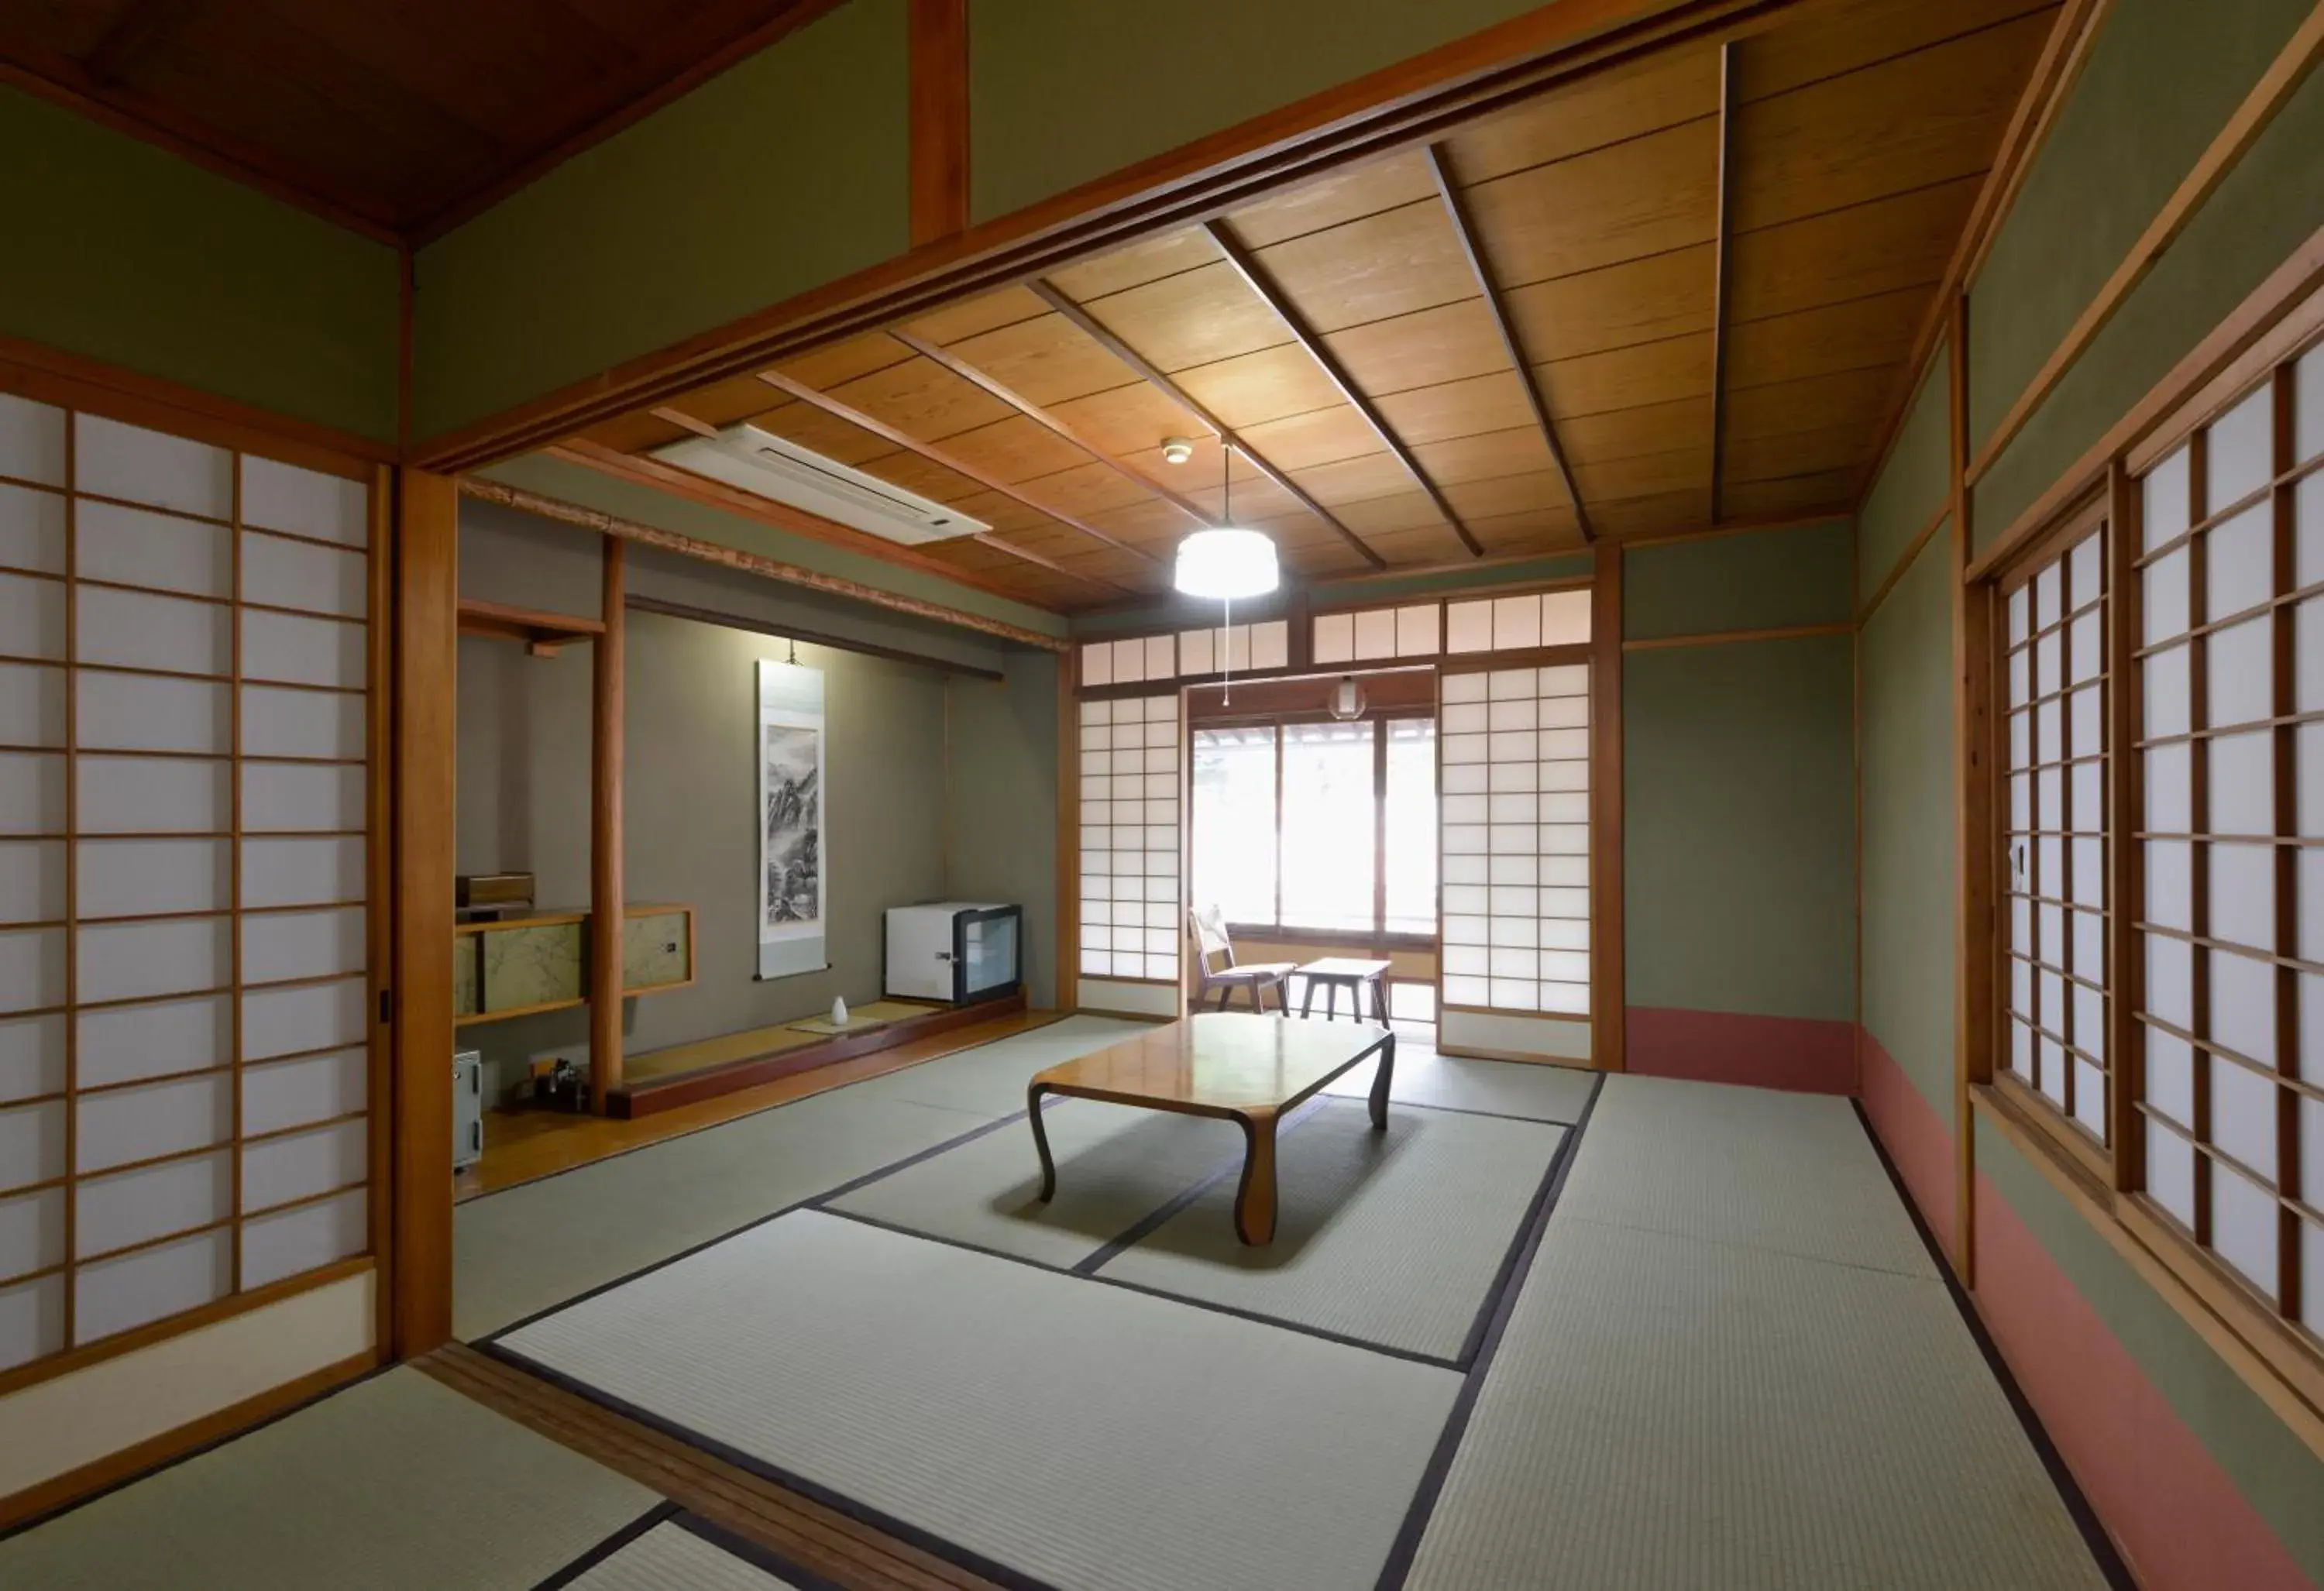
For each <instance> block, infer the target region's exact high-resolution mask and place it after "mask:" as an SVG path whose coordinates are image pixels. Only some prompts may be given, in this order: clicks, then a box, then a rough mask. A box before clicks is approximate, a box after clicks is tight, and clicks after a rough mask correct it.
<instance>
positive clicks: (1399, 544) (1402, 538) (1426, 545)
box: [1350, 520, 1469, 564]
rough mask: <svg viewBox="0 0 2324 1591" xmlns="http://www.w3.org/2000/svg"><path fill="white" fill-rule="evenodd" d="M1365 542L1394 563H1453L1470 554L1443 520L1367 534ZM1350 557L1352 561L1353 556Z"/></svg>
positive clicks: (1462, 559) (1461, 560)
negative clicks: (1404, 528) (1431, 523)
mask: <svg viewBox="0 0 2324 1591" xmlns="http://www.w3.org/2000/svg"><path fill="white" fill-rule="evenodd" d="M1364 542H1365V545H1366V546H1368V547H1370V548H1371V549H1372V550H1373V551H1374V552H1376V553H1378V554H1379V556H1382V557H1384V558H1386V559H1387V560H1388V562H1389V563H1391V564H1452V563H1462V562H1465V561H1466V560H1467V558H1468V557H1469V549H1468V548H1467V547H1462V545H1461V538H1459V537H1457V536H1455V535H1453V534H1452V528H1451V527H1450V526H1448V525H1446V524H1445V523H1443V521H1442V520H1439V521H1437V523H1435V524H1434V525H1421V526H1416V527H1415V528H1413V529H1409V530H1387V531H1382V532H1381V533H1380V534H1379V535H1377V536H1368V537H1366V538H1364ZM1350 561H1351V563H1352V562H1353V559H1352V557H1351V560H1350Z"/></svg>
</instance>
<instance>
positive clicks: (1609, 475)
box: [1573, 437, 1711, 519]
mask: <svg viewBox="0 0 2324 1591" xmlns="http://www.w3.org/2000/svg"><path fill="white" fill-rule="evenodd" d="M1573 476H1574V479H1575V480H1577V481H1579V482H1580V483H1582V497H1583V498H1584V499H1585V500H1586V501H1588V502H1589V504H1590V511H1591V513H1592V514H1595V513H1596V512H1597V511H1598V506H1599V504H1600V502H1603V501H1621V500H1623V499H1625V498H1637V497H1655V496H1662V495H1665V494H1676V493H1683V492H1692V493H1693V496H1694V511H1695V515H1696V517H1697V518H1698V519H1701V517H1702V515H1703V513H1704V512H1705V510H1708V509H1709V508H1710V506H1711V438H1710V437H1704V438H1703V439H1702V446H1700V447H1687V448H1681V449H1678V450H1676V451H1674V452H1671V453H1642V454H1639V455H1636V456H1635V457H1631V458H1615V459H1608V460H1606V461H1605V462H1604V463H1602V464H1575V465H1574V466H1573Z"/></svg>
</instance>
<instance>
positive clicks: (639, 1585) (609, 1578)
mask: <svg viewBox="0 0 2324 1591" xmlns="http://www.w3.org/2000/svg"><path fill="white" fill-rule="evenodd" d="M565 1585H566V1586H567V1587H568V1588H569V1591H804V1587H802V1586H799V1584H798V1582H797V1581H794V1580H788V1579H785V1578H783V1577H780V1576H779V1575H772V1574H769V1573H768V1572H767V1571H766V1570H765V1569H762V1568H760V1567H759V1566H758V1565H757V1564H754V1563H749V1562H746V1561H744V1560H743V1559H740V1558H737V1557H735V1556H734V1555H733V1553H731V1552H728V1551H726V1550H724V1548H721V1547H717V1546H715V1545H713V1544H712V1543H710V1542H708V1541H705V1540H703V1539H702V1538H701V1537H700V1536H697V1535H696V1534H695V1533H694V1532H693V1531H689V1530H687V1528H686V1527H685V1526H683V1525H680V1524H677V1523H674V1522H670V1521H669V1520H664V1521H663V1522H660V1523H659V1524H657V1525H655V1526H654V1527H653V1528H652V1529H651V1530H650V1531H646V1532H645V1534H643V1535H641V1536H639V1537H638V1538H636V1539H635V1540H631V1541H627V1542H624V1543H623V1544H622V1547H621V1548H620V1549H619V1550H617V1551H614V1552H613V1553H611V1554H609V1555H608V1556H606V1557H605V1558H603V1559H599V1560H598V1561H597V1562H595V1563H594V1564H591V1565H590V1566H589V1567H588V1568H586V1569H584V1570H582V1571H581V1573H579V1574H577V1575H576V1576H574V1577H572V1578H571V1579H569V1580H567V1581H566V1582H565Z"/></svg>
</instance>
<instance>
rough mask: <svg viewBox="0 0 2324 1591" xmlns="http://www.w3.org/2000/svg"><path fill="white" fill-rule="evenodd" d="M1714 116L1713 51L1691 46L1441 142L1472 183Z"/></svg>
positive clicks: (1550, 95) (1532, 103)
mask: <svg viewBox="0 0 2324 1591" xmlns="http://www.w3.org/2000/svg"><path fill="white" fill-rule="evenodd" d="M1718 114H1719V51H1717V50H1715V49H1710V48H1696V49H1691V50H1687V51H1683V53H1681V54H1679V55H1676V56H1671V57H1662V58H1649V59H1648V60H1644V61H1640V62H1637V63H1635V64H1633V65H1629V66H1625V67H1618V68H1617V69H1614V70H1612V71H1609V72H1605V73H1602V74H1600V75H1599V76H1597V77H1594V78H1584V79H1583V80H1582V81H1581V82H1579V83H1575V84H1572V85H1570V86H1568V87H1563V88H1556V89H1553V90H1551V91H1550V92H1549V93H1547V94H1545V95H1543V96H1542V97H1540V98H1538V99H1535V100H1532V101H1529V102H1528V103H1526V104H1525V105H1521V106H1517V108H1516V109H1515V110H1511V111H1505V112H1503V113H1502V114H1501V115H1498V116H1495V117H1493V118H1491V119H1490V120H1488V121H1484V122H1480V123H1478V124H1476V125H1475V126H1473V127H1465V128H1463V129H1462V130H1461V131H1460V132H1458V133H1454V134H1453V135H1452V138H1451V139H1450V140H1448V143H1450V144H1451V152H1452V170H1453V172H1454V173H1455V175H1457V176H1458V177H1459V178H1460V179H1461V180H1462V182H1463V183H1478V182H1483V181H1486V180H1488V179H1490V178H1494V177H1503V176H1507V175H1508V173H1510V172H1512V171H1521V170H1525V169H1526V168H1527V167H1529V166H1541V165H1546V164H1548V163H1549V162H1550V161H1563V160H1571V159H1572V157H1573V156H1575V155H1578V154H1583V153H1586V152H1589V151H1591V150H1596V149H1603V148H1605V147H1607V146H1608V145H1609V144H1616V143H1624V142H1626V141H1628V140H1629V139H1633V138H1639V137H1643V136H1645V135H1646V134H1647V133H1658V132H1660V131H1662V130H1663V129H1664V128H1665V127H1674V126H1676V125H1678V124H1680V123H1682V122H1689V121H1692V120H1694V119H1696V118H1697V117H1701V116H1715V115H1718Z"/></svg>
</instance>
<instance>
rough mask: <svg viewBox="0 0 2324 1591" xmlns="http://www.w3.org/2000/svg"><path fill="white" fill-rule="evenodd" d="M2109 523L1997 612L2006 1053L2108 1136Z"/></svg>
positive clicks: (2069, 1110)
mask: <svg viewBox="0 0 2324 1591" xmlns="http://www.w3.org/2000/svg"><path fill="white" fill-rule="evenodd" d="M2106 534H2107V533H2106V529H2105V528H2104V527H2103V526H2102V525H2100V526H2093V527H2091V528H2089V529H2086V530H2084V531H2082V532H2081V533H2080V536H2079V537H2078V538H2076V539H2075V540H2074V541H2073V543H2072V545H2071V546H2070V547H2067V548H2066V549H2065V550H2063V551H2061V552H2060V553H2059V554H2058V555H2057V556H2055V557H2053V558H2051V559H2050V560H2048V561H2047V562H2045V563H2043V564H2042V565H2041V566H2039V567H2038V568H2036V569H2034V570H2033V571H2031V572H2030V573H2029V574H2028V575H2027V576H2026V577H2025V578H2024V581H2023V583H2022V584H2018V585H2017V586H2016V587H2015V590H2013V591H2011V592H2010V593H2009V594H2008V596H2007V599H2006V611H2007V620H2006V622H2007V626H2008V634H2007V646H2008V662H2007V682H2008V683H2007V685H2006V690H2007V693H2008V705H2009V728H2008V744H2009V753H2008V766H2009V851H2008V857H2007V862H2006V867H2005V868H2004V869H2003V871H2004V876H2005V882H2006V887H2007V890H2008V896H2009V914H2008V918H2007V921H2006V924H2005V926H2004V928H2003V933H2004V934H2005V935H2006V969H2005V973H2006V997H2005V998H2006V999H2007V1001H2008V1007H2009V1019H2008V1021H2009V1027H2008V1031H2009V1037H2008V1042H2007V1044H2006V1046H2005V1053H2004V1055H2003V1062H2004V1064H2006V1065H2007V1067H2008V1068H2009V1070H2010V1071H2013V1072H2015V1074H2016V1075H2017V1077H2018V1079H2019V1080H2020V1081H2023V1082H2024V1083H2025V1084H2026V1085H2027V1086H2028V1087H2030V1088H2033V1089H2034V1090H2038V1091H2039V1092H2040V1093H2041V1094H2042V1095H2043V1098H2045V1099H2048V1100H2049V1101H2050V1103H2051V1104H2052V1106H2053V1107H2055V1108H2057V1109H2058V1110H2059V1111H2060V1112H2061V1113H2062V1114H2063V1115H2064V1117H2066V1119H2067V1120H2069V1121H2070V1122H2072V1123H2073V1124H2074V1125H2075V1126H2076V1127H2078V1128H2079V1129H2080V1131H2082V1132H2084V1133H2086V1134H2088V1135H2089V1136H2090V1137H2091V1138H2092V1139H2094V1140H2096V1141H2098V1143H2104V1142H2105V1141H2106V1137H2107V1090H2108V1089H2109V1088H2110V1086H2111V1081H2112V1080H2111V1078H2110V1077H2109V1075H2108V1064H2107V1044H2106V1035H2107V844H2106V792H2107V774H2108V767H2107V747H2106V720H2107V710H2106V688H2107V686H2106V679H2105V668H2106V655H2107V647H2106V626H2107V622H2108V618H2107V577H2106Z"/></svg>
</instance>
